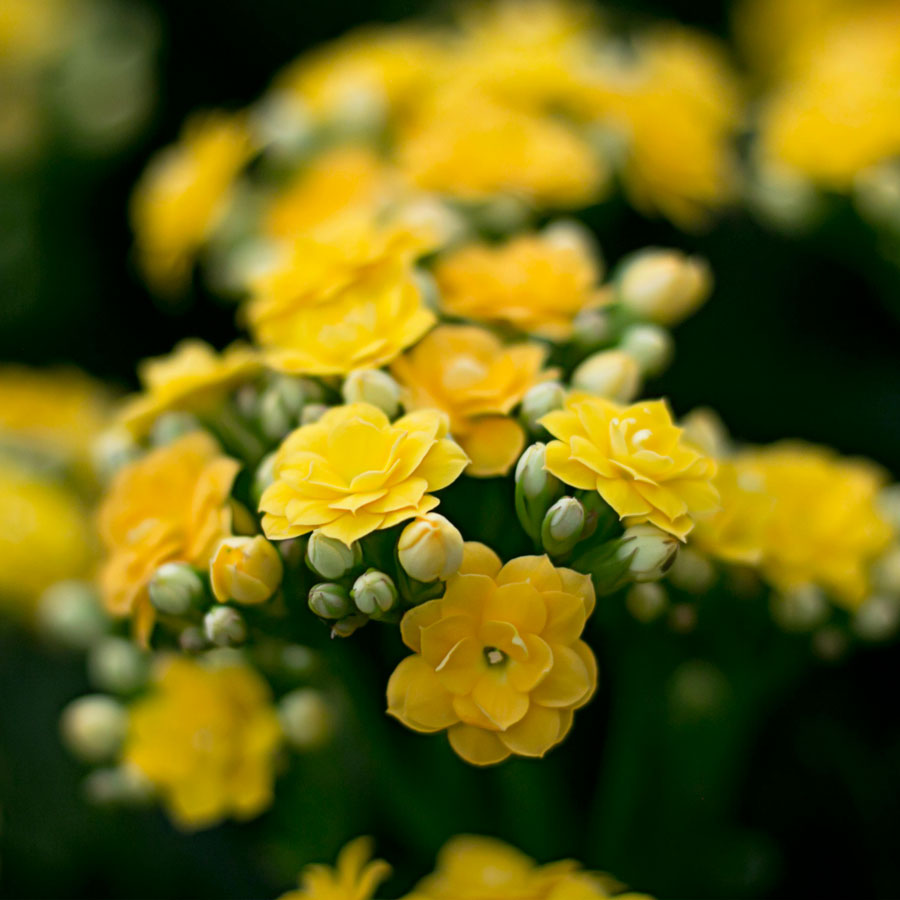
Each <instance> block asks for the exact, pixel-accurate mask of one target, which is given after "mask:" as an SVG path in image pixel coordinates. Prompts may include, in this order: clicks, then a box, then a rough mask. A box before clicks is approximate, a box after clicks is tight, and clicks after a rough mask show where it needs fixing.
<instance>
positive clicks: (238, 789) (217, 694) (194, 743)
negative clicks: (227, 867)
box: [122, 657, 282, 829]
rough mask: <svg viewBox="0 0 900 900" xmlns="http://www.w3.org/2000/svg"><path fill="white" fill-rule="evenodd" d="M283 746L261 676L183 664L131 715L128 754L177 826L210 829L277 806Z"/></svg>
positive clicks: (168, 670) (168, 669) (168, 666)
mask: <svg viewBox="0 0 900 900" xmlns="http://www.w3.org/2000/svg"><path fill="white" fill-rule="evenodd" d="M281 740H282V735H281V728H280V726H279V724H278V716H277V714H276V712H275V709H274V707H273V706H272V700H271V695H270V692H269V687H268V685H267V684H266V683H265V682H264V681H263V680H262V679H261V678H260V676H259V675H257V674H256V672H255V671H253V670H252V669H250V668H249V667H246V666H243V665H227V666H221V667H215V668H213V667H207V666H205V665H203V664H201V663H199V662H196V661H194V660H191V659H187V658H185V657H177V658H172V659H169V660H166V661H165V662H164V664H163V665H162V666H161V668H160V670H159V671H158V672H157V674H156V678H155V682H154V685H153V688H152V689H151V691H150V693H149V694H147V695H146V696H145V697H143V698H141V699H140V700H138V701H137V702H136V703H134V704H133V706H132V707H131V709H130V710H129V724H128V736H127V738H126V741H125V747H124V749H123V751H122V754H123V759H124V761H125V763H126V764H129V765H132V766H134V767H135V768H137V769H138V770H139V771H140V772H141V773H143V775H144V776H145V777H146V778H147V779H148V780H149V781H150V782H151V783H152V784H153V785H154V786H155V787H156V789H157V790H158V791H159V793H160V795H161V797H162V800H163V802H164V803H165V805H166V807H167V809H168V811H169V814H170V815H171V816H172V819H173V820H174V822H175V823H176V824H177V825H179V826H180V827H182V828H187V829H193V828H206V827H209V826H211V825H215V824H217V823H218V822H220V821H221V820H222V819H225V818H229V817H233V818H235V819H241V820H243V819H251V818H253V817H254V816H257V815H259V813H261V812H262V811H263V810H264V809H266V807H267V806H269V804H270V803H271V802H272V784H273V781H274V767H275V754H276V752H277V751H278V748H279V745H280V744H281Z"/></svg>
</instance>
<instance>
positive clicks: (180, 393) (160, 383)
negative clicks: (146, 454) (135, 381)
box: [119, 340, 261, 434]
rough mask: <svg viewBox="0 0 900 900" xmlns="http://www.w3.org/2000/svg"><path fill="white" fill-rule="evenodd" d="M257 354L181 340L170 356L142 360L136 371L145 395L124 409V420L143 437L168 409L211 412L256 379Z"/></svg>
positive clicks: (240, 346)
mask: <svg viewBox="0 0 900 900" xmlns="http://www.w3.org/2000/svg"><path fill="white" fill-rule="evenodd" d="M260 368H261V363H260V361H259V357H258V355H257V354H256V353H255V352H254V351H253V350H251V349H250V348H249V347H247V346H245V345H243V344H232V345H231V346H230V347H228V348H227V349H226V350H225V351H223V352H222V353H221V354H218V353H216V352H215V350H213V348H212V347H210V346H209V344H207V343H205V342H203V341H200V340H185V341H181V343H179V344H178V346H177V347H175V349H174V350H173V351H172V353H170V354H169V355H168V356H161V357H157V358H155V359H147V360H144V361H143V362H142V363H141V365H140V367H139V370H138V373H139V376H140V379H141V384H142V385H143V387H144V393H142V394H139V395H138V396H137V397H133V398H132V399H131V400H130V401H129V402H128V403H127V404H126V405H125V407H124V408H123V409H122V411H121V413H120V416H119V418H120V420H121V422H122V424H124V425H125V426H127V427H128V428H129V429H130V430H131V431H132V432H134V433H137V434H142V433H143V432H145V431H146V430H147V428H148V427H149V426H150V425H152V423H153V421H154V420H155V419H156V418H157V417H158V416H160V415H161V414H162V413H164V412H168V411H169V410H176V409H177V410H191V411H194V412H198V411H199V412H203V411H207V410H209V409H210V408H211V407H213V406H214V405H215V404H216V403H217V402H219V401H220V400H221V399H222V397H223V396H224V395H225V394H226V393H227V392H228V391H229V390H230V389H231V388H233V387H235V386H236V385H238V384H240V383H241V382H243V381H247V380H249V379H250V378H252V377H253V376H254V375H256V374H257V373H258V372H259V370H260Z"/></svg>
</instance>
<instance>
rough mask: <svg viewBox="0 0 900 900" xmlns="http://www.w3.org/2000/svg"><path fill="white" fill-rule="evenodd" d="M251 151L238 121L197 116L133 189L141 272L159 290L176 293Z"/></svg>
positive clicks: (214, 115) (243, 125)
mask: <svg viewBox="0 0 900 900" xmlns="http://www.w3.org/2000/svg"><path fill="white" fill-rule="evenodd" d="M252 153H253V147H252V144H251V140H250V135H249V131H248V130H247V126H246V123H245V122H244V120H243V118H242V117H240V116H232V115H229V114H227V113H222V112H215V113H207V114H205V115H199V116H195V117H194V118H192V119H190V120H189V121H188V123H187V125H186V126H185V128H184V131H183V133H182V135H181V138H180V139H179V141H178V143H177V144H174V145H173V146H171V147H168V148H167V149H165V150H163V151H162V152H161V153H160V154H158V155H157V156H156V158H155V159H154V160H153V161H152V162H151V163H150V166H149V168H148V169H147V170H146V172H145V173H144V175H143V176H142V178H141V180H140V182H139V183H138V185H137V187H136V188H135V192H134V196H133V198H132V204H131V218H132V224H133V227H134V231H135V239H136V242H137V253H138V259H139V261H140V264H141V267H142V268H143V270H144V272H145V274H146V276H147V278H148V280H149V281H151V282H152V283H153V284H154V286H155V287H156V288H158V289H159V290H163V291H174V290H178V289H179V288H181V287H182V286H183V285H184V283H185V281H186V280H187V278H188V275H189V272H190V267H191V264H192V263H193V260H194V257H195V256H196V254H197V252H198V251H199V250H200V248H201V246H202V245H203V243H204V242H205V241H206V239H207V238H208V237H209V236H210V234H211V232H212V231H213V229H214V228H215V227H216V225H218V223H219V221H220V220H221V218H222V216H223V214H224V213H225V211H226V210H227V208H228V203H229V200H230V197H231V191H232V187H233V185H234V181H235V179H236V178H237V175H238V173H239V172H240V171H241V169H243V167H244V165H245V164H246V163H247V161H248V160H249V159H250V156H251V155H252Z"/></svg>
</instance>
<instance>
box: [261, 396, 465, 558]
mask: <svg viewBox="0 0 900 900" xmlns="http://www.w3.org/2000/svg"><path fill="white" fill-rule="evenodd" d="M446 435H447V422H446V420H445V418H444V416H442V415H441V414H440V413H438V412H436V411H435V410H422V411H421V412H416V413H410V414H409V415H406V416H403V417H402V418H400V419H398V420H397V421H396V422H393V423H391V422H390V420H389V419H388V417H387V416H386V415H385V414H384V413H383V412H382V411H381V410H380V409H378V408H377V407H375V406H372V405H370V404H368V403H352V404H349V405H347V406H337V407H334V408H333V409H331V410H329V411H328V412H327V413H325V415H324V416H322V418H321V419H319V420H318V422H315V423H313V424H312V425H304V426H302V427H300V428H298V429H297V430H296V431H294V432H293V433H291V434H290V435H288V437H287V438H285V440H284V442H283V443H282V445H281V447H280V448H279V449H278V452H277V454H276V457H275V464H274V469H273V471H274V477H275V481H274V483H273V484H271V485H270V486H269V487H268V488H267V489H266V491H265V492H264V493H263V496H262V499H261V500H260V504H259V508H260V511H261V512H262V513H263V514H264V515H263V519H262V525H263V530H264V531H265V533H266V536H267V537H269V538H270V539H271V540H286V539H288V538H294V537H298V536H300V535H302V534H309V532H311V531H317V532H318V533H320V534H322V535H324V536H326V537H331V538H337V539H338V540H340V541H343V542H344V543H345V544H347V545H348V546H349V545H350V544H351V543H352V542H353V541H356V540H359V539H360V538H362V537H365V536H366V535H367V534H370V533H371V532H373V531H376V530H378V529H382V528H391V527H392V526H394V525H397V524H399V523H400V522H405V521H406V520H407V519H411V518H413V517H414V516H418V515H422V514H423V513H426V512H428V511H429V510H432V509H434V507H435V506H437V505H438V499H437V497H435V496H434V495H433V494H432V493H430V492H431V491H439V490H441V489H442V488H445V487H447V485H448V484H451V483H452V482H453V481H455V480H456V479H457V478H458V477H459V475H460V473H461V472H462V470H463V469H464V468H465V467H466V463H467V462H468V459H467V458H466V455H465V453H463V451H462V450H461V449H460V448H459V446H458V445H457V444H455V443H454V442H453V441H452V440H450V439H449V438H448V437H447V436H446Z"/></svg>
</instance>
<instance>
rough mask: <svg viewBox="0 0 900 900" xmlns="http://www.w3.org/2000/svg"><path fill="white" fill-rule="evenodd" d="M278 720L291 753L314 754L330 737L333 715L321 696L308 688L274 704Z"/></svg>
mask: <svg viewBox="0 0 900 900" xmlns="http://www.w3.org/2000/svg"><path fill="white" fill-rule="evenodd" d="M278 718H279V719H280V720H281V728H282V730H283V731H284V735H285V737H286V738H287V740H288V743H289V744H290V745H291V746H292V747H293V748H294V749H295V750H315V749H317V748H318V747H321V746H323V745H324V744H326V743H328V741H329V740H330V738H331V736H332V735H333V734H334V712H333V710H332V708H331V706H330V705H329V703H328V702H327V701H326V699H325V697H324V696H323V695H322V694H321V692H319V691H317V690H314V689H312V688H298V689H297V690H295V691H291V692H290V693H289V694H285V696H284V697H282V698H281V702H280V703H279V704H278Z"/></svg>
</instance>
